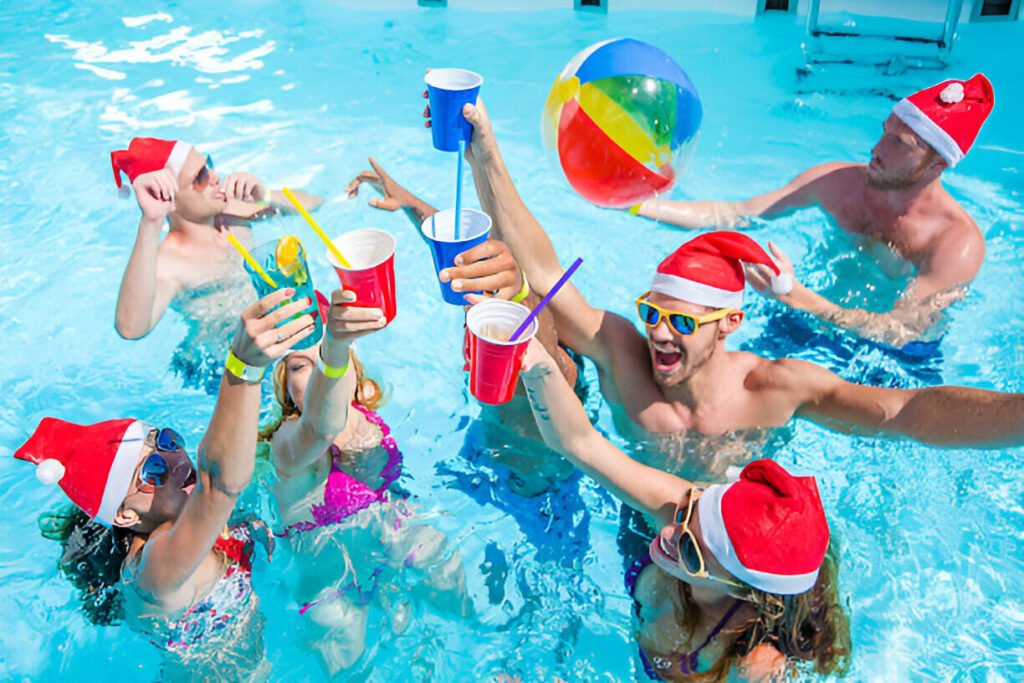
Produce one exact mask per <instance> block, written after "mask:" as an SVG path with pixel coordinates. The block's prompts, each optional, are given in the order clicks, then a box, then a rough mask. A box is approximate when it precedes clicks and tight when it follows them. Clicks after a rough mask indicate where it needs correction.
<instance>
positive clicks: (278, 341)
mask: <svg viewBox="0 0 1024 683" xmlns="http://www.w3.org/2000/svg"><path fill="white" fill-rule="evenodd" d="M283 341H284V334H283V333H281V332H278V333H277V343H278V344H280V343H281V342H283Z"/></svg>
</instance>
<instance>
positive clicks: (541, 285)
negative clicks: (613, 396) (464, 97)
mask: <svg viewBox="0 0 1024 683" xmlns="http://www.w3.org/2000/svg"><path fill="white" fill-rule="evenodd" d="M463 115H464V116H465V117H466V119H467V120H468V121H469V122H470V123H472V124H473V139H472V141H471V143H470V146H469V150H468V151H467V152H466V159H467V160H468V161H469V164H470V167H471V168H472V170H473V182H474V183H475V185H476V191H477V196H478V197H479V199H480V205H481V207H482V208H483V210H484V212H485V213H487V214H488V215H489V216H490V217H491V220H492V221H493V223H494V227H493V228H492V232H491V234H492V235H493V236H494V237H495V238H496V239H499V240H502V241H503V242H505V244H507V245H508V247H509V249H511V250H512V255H513V256H515V259H516V261H517V262H518V263H519V266H520V267H521V268H522V269H523V271H524V272H525V273H526V277H527V279H528V280H529V282H530V289H531V290H533V291H534V292H536V293H537V294H539V295H541V296H543V295H545V294H547V293H548V292H549V291H550V290H551V287H552V286H553V285H554V284H555V283H556V282H557V281H558V279H559V278H560V277H561V276H562V273H563V272H564V270H563V268H562V265H561V264H560V263H559V261H558V255H557V254H556V253H555V248H554V245H553V244H552V243H551V240H550V238H549V237H548V235H547V233H546V232H545V231H544V228H543V227H542V226H541V225H540V223H538V222H537V219H536V218H534V216H533V214H532V213H531V212H530V210H529V209H528V208H527V207H526V204H525V203H523V200H522V198H521V197H520V196H519V192H518V190H516V187H515V184H514V183H513V182H512V177H511V175H509V172H508V169H507V168H506V167H505V162H504V161H503V160H502V158H501V152H500V151H499V149H498V143H497V140H496V139H495V136H494V131H493V129H492V127H491V122H490V119H489V118H488V116H487V110H486V109H485V108H484V105H483V102H480V101H478V102H477V105H476V106H474V105H471V104H467V105H466V106H465V107H464V108H463ZM548 308H549V309H550V310H551V312H552V313H553V314H554V319H555V324H556V327H557V329H558V338H559V340H560V341H561V342H562V343H564V344H566V345H567V346H569V347H570V348H571V349H573V350H574V351H576V352H578V353H581V354H583V355H586V356H589V357H590V358H592V359H593V360H594V361H596V362H597V363H598V364H599V365H602V366H607V364H608V361H609V358H610V356H611V353H612V352H613V350H614V348H615V346H614V344H613V342H612V341H610V340H609V339H608V338H607V337H606V336H605V335H603V334H602V331H603V322H604V319H605V311H602V310H600V309H597V308H594V307H593V306H591V305H590V304H589V303H587V301H586V299H584V297H583V296H582V295H581V294H580V292H579V290H577V289H576V287H575V286H574V285H573V284H572V283H571V282H570V283H568V284H566V285H565V286H564V287H562V289H561V290H560V291H559V293H558V295H557V296H555V297H554V299H552V300H551V303H550V304H549V306H548Z"/></svg>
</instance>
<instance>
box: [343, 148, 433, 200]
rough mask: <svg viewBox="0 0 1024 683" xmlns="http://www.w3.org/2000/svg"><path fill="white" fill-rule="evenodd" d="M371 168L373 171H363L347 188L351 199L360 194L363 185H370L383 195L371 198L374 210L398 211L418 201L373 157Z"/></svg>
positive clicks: (346, 190) (371, 158)
mask: <svg viewBox="0 0 1024 683" xmlns="http://www.w3.org/2000/svg"><path fill="white" fill-rule="evenodd" d="M370 166H371V167H372V168H373V170H372V171H369V170H367V171H363V172H362V173H360V174H359V175H357V176H356V177H355V178H353V179H352V182H350V183H349V184H348V187H346V188H345V192H346V193H347V194H348V198H349V199H355V197H356V195H358V194H359V187H360V186H361V185H362V184H363V183H368V184H369V185H370V187H372V188H373V189H375V190H376V191H377V192H379V193H380V194H381V195H383V196H381V197H370V201H369V204H370V206H372V207H374V208H377V209H384V210H385V211H397V210H398V209H403V208H406V207H409V206H412V205H413V203H414V202H415V201H416V196H415V195H413V194H412V193H411V192H409V191H408V190H407V189H405V188H404V187H402V186H401V185H399V184H398V183H397V182H395V180H394V178H392V177H391V176H390V175H388V173H387V172H386V171H385V170H384V169H383V168H381V167H380V165H378V164H377V161H376V160H375V159H374V158H373V157H370Z"/></svg>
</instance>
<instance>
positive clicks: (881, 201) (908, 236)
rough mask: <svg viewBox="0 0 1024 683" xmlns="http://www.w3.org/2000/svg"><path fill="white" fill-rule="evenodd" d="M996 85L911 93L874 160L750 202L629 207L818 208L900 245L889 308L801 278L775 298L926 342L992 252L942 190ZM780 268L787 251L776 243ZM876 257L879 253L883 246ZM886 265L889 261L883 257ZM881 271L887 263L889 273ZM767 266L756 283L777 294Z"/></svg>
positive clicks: (658, 215)
mask: <svg viewBox="0 0 1024 683" xmlns="http://www.w3.org/2000/svg"><path fill="white" fill-rule="evenodd" d="M993 101H994V100H993V93H992V84H991V83H989V81H988V79H987V78H985V76H983V75H981V74H976V75H974V76H972V77H971V78H970V79H968V80H966V81H958V80H947V81H943V82H942V83H939V84H937V85H934V86H932V87H930V88H926V89H924V90H922V91H921V92H918V93H915V94H913V95H911V96H909V97H906V98H904V99H903V100H901V101H900V102H898V103H897V104H896V106H895V107H893V110H892V114H891V115H890V116H889V118H888V119H886V121H885V123H884V124H883V128H884V130H883V133H882V137H881V138H880V139H879V141H878V143H877V144H876V145H875V147H874V148H873V149H872V150H871V160H870V163H868V164H866V165H865V164H857V163H850V162H832V163H826V164H821V165H819V166H815V167H813V168H811V169H808V170H807V171H804V172H803V173H801V174H800V175H799V176H797V177H796V179H794V180H793V181H792V182H791V183H789V184H788V185H786V186H785V187H783V188H781V189H778V190H774V191H772V192H768V193H767V194H763V195H761V196H758V197H754V198H752V199H748V200H746V201H732V202H724V201H699V202H683V201H668V200H662V199H658V198H655V199H650V200H647V201H646V202H643V203H642V204H639V205H637V206H636V207H634V209H633V210H632V211H634V212H638V213H639V214H640V215H641V216H645V217H647V218H652V219H654V220H657V221H662V222H665V223H670V224H673V225H678V226H680V227H684V228H703V227H712V228H734V227H741V226H744V225H747V224H748V223H749V220H750V219H752V218H759V219H771V218H777V217H781V216H785V215H788V214H789V213H791V212H792V211H793V210H795V209H802V208H807V207H812V206H816V207H818V208H820V209H821V210H822V211H824V212H825V213H826V214H828V215H829V216H830V217H831V218H832V219H833V220H834V221H835V222H836V223H837V224H838V225H839V227H840V228H842V229H843V230H845V231H846V232H848V233H850V234H853V235H857V236H861V237H863V238H865V239H867V240H868V241H869V242H870V243H872V244H873V245H876V246H877V247H879V248H880V249H882V250H884V251H885V252H889V251H894V252H895V254H896V255H897V256H898V257H900V259H901V261H902V262H904V263H907V264H909V265H910V266H912V267H913V269H914V271H915V274H914V277H913V278H912V280H911V281H910V284H909V286H908V287H907V289H906V291H904V292H903V294H902V296H901V297H900V298H899V299H898V300H897V302H896V303H895V305H894V306H893V308H892V310H890V311H888V312H885V313H873V312H870V311H866V310H862V309H854V308H843V307H842V306H840V305H838V304H836V303H834V302H832V301H829V300H828V299H826V298H825V297H823V296H821V295H820V294H817V293H815V292H813V291H811V290H810V289H808V288H807V287H805V286H803V285H802V284H800V283H799V282H795V283H794V287H793V289H792V291H790V292H789V293H788V294H785V295H778V294H776V295H775V296H777V297H778V298H779V299H780V300H781V301H783V302H784V303H786V304H788V305H790V306H792V307H793V308H796V309H799V310H803V311H807V312H809V313H811V314H813V315H815V316H817V317H818V318H821V319H822V320H825V321H828V322H831V323H833V324H835V325H838V326H839V327H842V328H845V329H848V330H852V331H854V332H857V333H858V334H860V335H861V336H863V337H865V338H868V339H872V340H874V341H878V342H882V343H884V344H887V345H890V346H896V347H902V346H904V345H906V344H907V343H909V342H911V341H914V340H916V339H919V338H920V337H921V336H922V335H923V334H924V333H925V332H927V331H928V330H929V329H931V328H933V327H934V326H935V324H936V323H937V322H938V321H939V320H940V318H941V311H942V310H943V309H944V308H946V307H948V306H949V305H950V304H951V303H953V302H954V301H956V300H957V299H958V298H960V297H962V296H963V292H964V289H963V286H964V285H966V284H968V283H969V282H971V281H972V280H973V279H974V277H975V276H976V275H977V274H978V270H979V269H980V268H981V263H982V260H983V259H984V257H985V240H984V238H983V236H982V234H981V231H980V230H979V229H978V226H977V224H976V223H975V222H974V220H973V219H972V218H971V217H970V215H968V213H967V211H965V210H964V208H963V207H962V206H960V204H958V203H957V201H956V200H955V199H953V197H951V196H950V194H949V193H948V192H947V191H946V189H945V188H944V187H943V186H942V181H941V175H942V172H943V171H944V170H946V169H947V168H953V167H954V166H956V165H957V163H959V162H960V160H962V159H963V158H964V156H965V155H966V154H967V152H968V150H969V149H970V148H971V145H972V144H973V143H974V140H975V138H976V137H977V136H978V132H979V131H980V130H981V126H982V124H983V123H984V122H985V119H986V118H987V117H988V115H989V112H991V111H992V105H993ZM771 248H772V252H773V254H774V255H775V258H776V261H777V262H778V263H779V264H780V265H781V266H782V268H783V270H786V271H789V272H792V269H793V268H792V265H791V264H790V261H789V259H788V258H786V256H785V255H784V254H783V253H782V252H781V251H780V250H779V249H778V248H776V247H775V246H774V245H771ZM876 253H878V252H876ZM879 265H883V264H882V263H881V262H880V264H879ZM883 270H884V269H883ZM764 275H765V272H764V271H763V270H760V271H759V272H758V274H756V276H755V278H754V279H753V280H752V284H753V285H754V286H755V287H757V288H758V289H760V290H761V291H762V292H766V293H769V294H771V292H770V290H769V289H768V287H767V280H766V279H765V278H764Z"/></svg>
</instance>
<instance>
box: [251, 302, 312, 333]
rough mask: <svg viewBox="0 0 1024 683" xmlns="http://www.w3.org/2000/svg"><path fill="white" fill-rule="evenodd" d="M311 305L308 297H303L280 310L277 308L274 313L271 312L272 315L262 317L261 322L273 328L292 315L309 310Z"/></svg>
mask: <svg viewBox="0 0 1024 683" xmlns="http://www.w3.org/2000/svg"><path fill="white" fill-rule="evenodd" d="M312 303H313V302H312V301H310V300H309V297H308V296H304V297H302V298H301V299H299V300H298V301H292V302H291V303H288V304H285V305H284V306H281V308H278V309H277V310H276V311H273V312H272V313H270V314H269V315H267V316H266V317H264V318H263V321H264V322H266V323H267V325H269V326H270V327H275V326H277V325H278V324H279V323H280V322H281V321H283V320H288V319H289V318H291V317H292V316H293V315H296V314H298V313H302V312H303V311H305V310H306V309H307V308H309V307H310V305H312Z"/></svg>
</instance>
